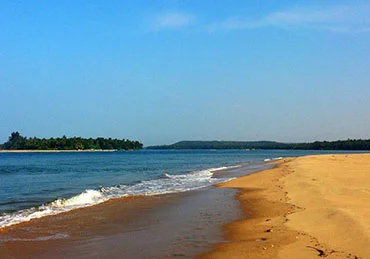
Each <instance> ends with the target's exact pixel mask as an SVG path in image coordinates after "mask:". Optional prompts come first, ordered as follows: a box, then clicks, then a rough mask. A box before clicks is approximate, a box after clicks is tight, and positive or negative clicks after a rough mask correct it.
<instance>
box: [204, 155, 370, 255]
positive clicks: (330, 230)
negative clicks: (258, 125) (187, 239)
mask: <svg viewBox="0 0 370 259" xmlns="http://www.w3.org/2000/svg"><path fill="white" fill-rule="evenodd" d="M219 187H222V188H237V189H239V190H240V191H239V194H238V199H239V201H240V203H241V206H242V209H243V210H244V212H245V216H244V218H243V219H241V220H239V221H236V222H232V223H230V224H228V225H226V226H225V233H226V239H227V240H229V241H228V242H225V243H220V244H217V245H216V246H215V247H214V250H213V251H212V252H210V253H207V254H204V255H202V256H201V258H203V259H206V258H212V259H217V258H228V259H232V258H302V259H304V258H317V257H326V258H370V154H352V155H320V156H307V157H299V158H292V159H285V160H280V161H279V162H277V166H276V167H275V168H274V169H271V170H267V171H263V172H260V173H256V174H252V175H248V176H244V177H241V178H238V179H236V180H233V181H230V182H227V183H225V184H221V185H220V186H219Z"/></svg>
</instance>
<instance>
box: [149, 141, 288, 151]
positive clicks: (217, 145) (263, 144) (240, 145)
mask: <svg viewBox="0 0 370 259" xmlns="http://www.w3.org/2000/svg"><path fill="white" fill-rule="evenodd" d="M286 145H287V144H284V143H279V142H274V141H180V142H177V143H175V144H172V145H163V146H151V147H147V149H284V148H286V147H287V146H286Z"/></svg>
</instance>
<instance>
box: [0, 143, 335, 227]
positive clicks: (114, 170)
mask: <svg viewBox="0 0 370 259" xmlns="http://www.w3.org/2000/svg"><path fill="white" fill-rule="evenodd" d="M318 153H328V152H319V151H294V150H141V151H137V152H72V153H0V228H2V227H6V226H9V225H13V224H17V223H20V222H23V221H28V220H30V219H32V218H39V217H43V216H47V215H52V214H57V213H60V212H64V211H68V210H72V209H75V208H80V207H85V206H91V205H95V204H98V203H101V202H104V201H106V200H108V199H111V198H117V197H125V196H130V195H160V194H164V193H176V192H184V191H190V190H195V189H199V188H204V187H206V186H210V185H213V184H215V183H219V182H223V181H227V180H229V179H230V176H228V175H227V174H225V175H224V176H223V175H222V174H221V175H218V177H214V173H215V172H216V171H218V170H220V169H224V168H227V167H232V166H238V165H242V164H243V165H245V164H248V163H250V164H253V165H254V166H256V164H257V165H258V164H263V162H264V161H266V159H267V160H268V159H274V158H278V157H291V156H302V155H307V154H318ZM330 153H333V152H330Z"/></svg>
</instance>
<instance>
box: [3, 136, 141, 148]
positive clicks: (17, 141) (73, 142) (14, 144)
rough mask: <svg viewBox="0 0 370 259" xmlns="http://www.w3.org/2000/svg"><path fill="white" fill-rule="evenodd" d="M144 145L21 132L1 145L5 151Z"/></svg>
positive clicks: (109, 139)
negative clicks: (50, 136)
mask: <svg viewBox="0 0 370 259" xmlns="http://www.w3.org/2000/svg"><path fill="white" fill-rule="evenodd" d="M142 148H143V144H142V143H140V142H138V141H131V140H128V139H122V140H120V139H112V138H108V139H106V138H96V139H93V138H89V139H85V138H80V137H73V138H67V137H66V136H63V137H61V138H49V139H45V138H42V139H39V138H36V137H33V138H27V137H23V136H22V135H21V134H20V133H19V132H13V133H12V134H11V135H10V137H9V140H8V141H7V142H5V143H4V144H2V145H0V149H3V150H99V149H104V150H137V149H142Z"/></svg>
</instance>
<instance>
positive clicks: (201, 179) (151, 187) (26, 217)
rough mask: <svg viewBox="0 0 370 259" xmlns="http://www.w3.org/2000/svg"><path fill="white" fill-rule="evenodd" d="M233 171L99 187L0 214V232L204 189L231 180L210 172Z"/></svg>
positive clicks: (167, 174) (201, 173)
mask: <svg viewBox="0 0 370 259" xmlns="http://www.w3.org/2000/svg"><path fill="white" fill-rule="evenodd" d="M235 167H238V166H232V167H220V168H211V169H208V170H201V171H194V172H190V173H188V174H180V175H171V174H169V173H163V175H162V177H161V178H159V179H154V180H148V181H142V182H139V183H137V184H135V185H115V186H111V187H100V188H99V189H97V190H92V189H89V190H85V191H84V192H82V193H80V194H78V195H75V196H73V197H70V198H59V199H57V200H54V201H52V202H50V203H47V204H43V205H41V206H38V207H32V208H30V209H24V210H20V211H17V212H13V213H3V214H1V215H0V228H4V227H8V226H11V225H14V224H18V223H22V222H26V221H30V220H32V219H36V218H41V217H45V216H49V215H55V214H59V213H62V212H67V211H71V210H74V209H78V208H83V207H88V206H93V205H96V204H99V203H102V202H105V201H107V200H109V199H112V198H120V197H127V196H137V195H160V194H168V193H179V192H186V191H191V190H196V189H200V188H205V187H207V186H211V185H213V184H217V183H221V182H225V181H228V180H230V179H231V178H214V177H213V174H214V172H216V171H220V170H225V169H228V168H235Z"/></svg>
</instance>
